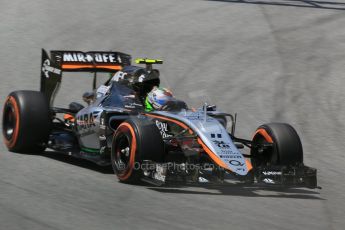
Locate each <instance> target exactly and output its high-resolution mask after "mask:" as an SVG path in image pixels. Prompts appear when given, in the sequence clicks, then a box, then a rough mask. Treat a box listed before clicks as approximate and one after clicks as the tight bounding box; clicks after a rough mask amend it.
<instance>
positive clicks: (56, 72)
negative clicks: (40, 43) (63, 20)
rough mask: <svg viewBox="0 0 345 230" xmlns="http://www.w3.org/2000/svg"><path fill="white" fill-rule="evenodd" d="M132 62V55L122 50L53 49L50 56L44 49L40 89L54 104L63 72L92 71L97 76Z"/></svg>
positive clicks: (117, 69)
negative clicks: (83, 50) (99, 73)
mask: <svg viewBox="0 0 345 230" xmlns="http://www.w3.org/2000/svg"><path fill="white" fill-rule="evenodd" d="M130 64H131V56H130V55H128V54H125V53H121V52H113V51H109V52H104V51H89V52H81V51H66V50H53V51H50V57H49V55H48V53H47V52H46V51H45V50H44V49H42V64H41V86H40V90H41V92H43V93H44V94H45V95H46V96H47V99H48V101H49V102H50V105H52V104H53V100H54V98H55V95H56V93H57V91H58V89H59V87H60V84H61V80H62V73H63V72H92V73H95V75H94V76H95V77H96V73H97V72H109V73H115V72H117V71H119V70H121V69H122V68H123V66H127V65H130ZM95 77H94V79H95ZM94 82H95V81H94Z"/></svg>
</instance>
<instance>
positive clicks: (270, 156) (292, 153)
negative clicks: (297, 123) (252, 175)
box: [251, 123, 303, 167]
mask: <svg viewBox="0 0 345 230" xmlns="http://www.w3.org/2000/svg"><path fill="white" fill-rule="evenodd" d="M265 143H272V144H273V146H272V147H267V148H260V147H259V148H255V147H254V148H252V150H251V155H252V156H253V158H252V164H253V166H254V167H258V166H267V165H297V164H301V163H303V149H302V143H301V140H300V138H299V136H298V134H297V132H296V130H295V129H294V128H293V127H292V126H291V125H289V124H284V123H270V124H264V125H261V126H260V127H259V128H258V129H257V130H256V132H255V135H254V137H253V146H260V144H265Z"/></svg>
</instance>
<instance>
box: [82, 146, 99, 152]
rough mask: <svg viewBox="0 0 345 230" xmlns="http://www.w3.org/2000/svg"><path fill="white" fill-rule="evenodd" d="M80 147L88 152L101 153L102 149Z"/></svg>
mask: <svg viewBox="0 0 345 230" xmlns="http://www.w3.org/2000/svg"><path fill="white" fill-rule="evenodd" d="M80 149H81V150H82V151H84V152H87V153H99V151H100V149H93V148H86V147H81V148H80Z"/></svg>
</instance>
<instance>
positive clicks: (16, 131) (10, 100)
mask: <svg viewBox="0 0 345 230" xmlns="http://www.w3.org/2000/svg"><path fill="white" fill-rule="evenodd" d="M7 103H10V104H12V106H13V110H14V116H15V120H16V125H15V128H14V130H13V135H12V137H11V139H10V140H8V139H7V138H4V141H5V145H6V146H7V148H9V149H11V148H13V147H14V146H15V144H16V143H17V139H18V134H19V125H20V113H19V108H18V104H17V101H16V99H15V98H14V97H12V96H8V97H7V100H6V102H5V106H4V108H5V107H6V104H7ZM4 112H5V111H4Z"/></svg>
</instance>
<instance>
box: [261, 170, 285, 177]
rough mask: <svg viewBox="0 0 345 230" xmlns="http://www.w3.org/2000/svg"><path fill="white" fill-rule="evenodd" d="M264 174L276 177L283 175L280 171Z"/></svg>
mask: <svg viewBox="0 0 345 230" xmlns="http://www.w3.org/2000/svg"><path fill="white" fill-rule="evenodd" d="M262 174H264V175H265V176H275V175H282V172H280V171H263V172H262Z"/></svg>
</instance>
